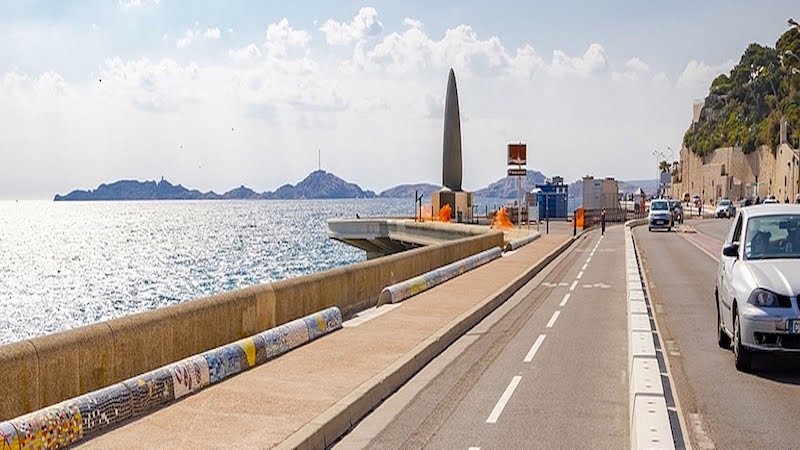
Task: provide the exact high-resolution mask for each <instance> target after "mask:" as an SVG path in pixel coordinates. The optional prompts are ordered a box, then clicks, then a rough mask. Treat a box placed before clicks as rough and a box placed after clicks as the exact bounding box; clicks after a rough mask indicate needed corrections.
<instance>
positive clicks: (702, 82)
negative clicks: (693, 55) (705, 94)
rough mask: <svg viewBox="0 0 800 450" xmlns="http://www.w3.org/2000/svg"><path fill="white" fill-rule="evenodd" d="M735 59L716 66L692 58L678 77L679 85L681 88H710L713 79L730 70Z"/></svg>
mask: <svg viewBox="0 0 800 450" xmlns="http://www.w3.org/2000/svg"><path fill="white" fill-rule="evenodd" d="M734 64H735V61H733V60H728V61H725V62H723V63H721V64H717V65H715V66H709V65H708V64H706V63H705V62H704V61H697V60H694V59H693V60H691V61H689V63H688V64H686V68H684V69H683V72H681V75H680V76H679V77H678V87H681V88H701V87H702V88H708V87H709V86H710V85H711V81H713V80H714V78H716V77H717V76H718V75H720V74H722V73H726V72H729V71H730V70H731V68H733V66H734Z"/></svg>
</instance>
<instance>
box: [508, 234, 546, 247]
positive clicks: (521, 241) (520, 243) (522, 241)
mask: <svg viewBox="0 0 800 450" xmlns="http://www.w3.org/2000/svg"><path fill="white" fill-rule="evenodd" d="M541 236H542V234H541V233H539V232H538V231H534V232H533V233H531V234H530V235H528V236H526V237H524V238H522V239H516V240H513V241H511V242H509V243H508V244H506V245H505V246H504V247H503V251H506V252H510V251H512V250H516V249H518V248H520V247H522V246H524V245H528V244H530V243H531V242H533V241H535V240H537V239H539V238H540V237H541Z"/></svg>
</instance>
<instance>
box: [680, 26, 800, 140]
mask: <svg viewBox="0 0 800 450" xmlns="http://www.w3.org/2000/svg"><path fill="white" fill-rule="evenodd" d="M781 116H785V117H786V120H787V121H788V126H789V142H790V143H791V144H792V145H793V146H795V147H797V144H798V142H800V29H799V28H796V27H792V28H791V29H789V31H787V32H785V33H784V34H783V36H781V37H780V39H778V42H777V43H776V45H775V48H771V47H765V46H762V45H759V44H750V46H749V47H747V50H745V52H744V55H742V59H741V61H739V63H738V64H737V65H736V66H735V67H734V68H733V70H731V72H730V74H729V75H720V76H718V77H717V78H716V79H715V80H714V81H713V82H712V83H711V89H710V92H709V94H708V97H706V99H705V105H704V107H703V111H702V112H701V114H700V119H699V121H698V123H697V124H696V125H694V126H692V127H691V128H690V129H689V130H688V131H687V132H686V134H685V135H684V137H683V143H684V145H686V146H687V147H688V148H690V149H691V150H692V151H693V152H695V153H696V154H698V155H705V154H707V153H709V152H711V151H713V150H714V149H716V148H719V147H731V146H740V147H742V150H743V151H744V152H745V153H749V152H752V151H754V150H755V149H756V148H757V147H758V146H760V145H769V146H770V147H772V148H773V151H774V149H775V147H776V146H777V144H779V138H780V137H779V132H780V120H781Z"/></svg>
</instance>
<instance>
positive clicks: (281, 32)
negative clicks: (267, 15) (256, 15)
mask: <svg viewBox="0 0 800 450" xmlns="http://www.w3.org/2000/svg"><path fill="white" fill-rule="evenodd" d="M310 43H311V35H310V34H308V32H306V31H304V30H295V29H294V28H292V27H291V26H290V25H289V21H288V20H286V18H285V17H284V18H283V19H281V21H280V22H278V23H272V24H270V25H269V26H268V27H267V41H266V43H265V44H264V46H265V47H266V48H267V53H268V54H269V55H270V56H273V57H276V58H285V57H286V56H288V54H289V51H290V50H292V49H295V48H298V49H303V50H307V49H308V45H309V44H310Z"/></svg>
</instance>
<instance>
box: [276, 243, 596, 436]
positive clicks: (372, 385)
mask: <svg viewBox="0 0 800 450" xmlns="http://www.w3.org/2000/svg"><path fill="white" fill-rule="evenodd" d="M579 237H580V236H579ZM579 237H578V238H579ZM576 240H577V238H571V239H569V240H567V241H566V242H564V243H563V244H561V245H560V246H559V247H557V248H556V249H554V250H553V251H551V252H550V253H548V254H547V255H546V256H545V257H544V258H543V259H541V260H539V262H537V263H536V264H535V265H533V266H530V267H529V268H528V269H526V270H525V272H523V273H522V274H520V275H518V276H517V277H516V278H514V279H513V280H511V281H510V282H509V283H507V284H506V285H505V286H503V287H501V288H500V289H498V290H497V291H495V292H494V293H492V294H491V295H489V296H488V297H487V299H488V300H487V299H484V301H483V302H482V303H480V304H477V305H475V306H473V307H472V308H470V309H469V310H468V311H466V312H464V313H462V314H461V315H459V316H458V317H456V318H455V319H453V320H452V321H451V322H450V323H448V324H447V325H445V326H444V327H442V328H440V329H439V330H438V331H436V332H435V333H434V334H433V335H432V336H430V337H428V338H427V339H425V340H424V341H422V342H421V343H419V344H418V345H417V346H416V347H414V348H413V349H411V350H410V351H409V352H407V353H406V354H404V355H403V356H401V357H400V358H399V359H397V360H396V361H395V362H394V363H392V364H391V365H390V366H389V367H387V368H385V369H384V370H382V371H381V372H379V373H378V374H377V375H375V376H374V377H372V378H370V379H369V380H367V381H366V382H364V383H363V384H362V385H361V386H359V387H358V388H356V390H355V391H353V392H351V393H350V394H348V395H347V396H346V397H344V398H343V399H341V400H340V401H339V402H337V403H336V404H335V405H333V406H331V407H330V408H328V409H327V410H326V411H324V412H323V413H322V414H320V415H319V416H317V417H316V418H314V419H313V420H312V421H311V422H309V423H307V424H306V425H305V426H303V427H302V428H300V429H299V430H297V431H296V432H295V433H293V434H292V435H290V436H289V437H288V438H287V439H286V440H284V441H283V442H282V443H281V444H279V445H278V446H276V447H275V448H276V449H281V450H284V449H286V450H288V449H302V450H306V449H322V448H329V447H331V446H332V445H333V444H334V443H335V442H336V441H337V440H338V439H339V438H340V437H341V436H343V435H344V434H345V433H346V432H347V431H348V430H350V428H352V427H354V426H355V425H357V424H358V422H359V421H360V420H361V419H362V418H363V417H364V416H366V415H367V414H369V412H370V411H372V410H373V409H374V408H375V407H376V406H378V405H379V404H380V403H381V402H383V400H384V399H386V398H387V397H389V396H390V395H391V394H393V393H394V392H395V391H396V390H397V389H399V388H400V387H401V386H402V385H403V384H405V383H406V382H407V381H408V380H410V379H411V378H412V377H413V376H414V375H415V374H416V373H417V372H419V371H420V370H421V369H422V368H423V367H424V366H425V365H427V364H428V363H429V362H431V361H432V360H433V359H434V358H435V357H436V356H437V355H439V353H441V352H442V351H444V350H445V349H446V348H447V347H449V346H450V345H451V344H452V343H453V342H455V341H456V340H457V339H458V338H460V337H461V336H462V335H463V334H465V333H466V332H467V331H469V330H470V329H472V327H474V326H475V325H477V324H478V323H479V322H480V321H481V320H483V319H484V318H485V317H486V316H488V315H489V314H490V313H491V312H492V311H494V310H495V309H497V307H499V306H500V305H501V304H503V303H504V302H505V301H506V300H508V299H509V298H510V297H511V296H512V295H513V294H514V293H515V292H517V291H518V290H519V289H520V288H521V287H522V286H524V285H525V284H526V283H527V282H528V281H530V280H531V279H532V278H533V277H534V276H535V275H536V274H537V273H539V272H540V271H541V270H542V269H543V268H544V267H546V266H547V265H548V264H550V262H552V261H553V260H554V259H555V258H556V257H557V256H558V255H560V254H561V253H563V252H564V251H565V250H566V249H567V248H569V246H570V245H572V243H573V242H575V241H576Z"/></svg>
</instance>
